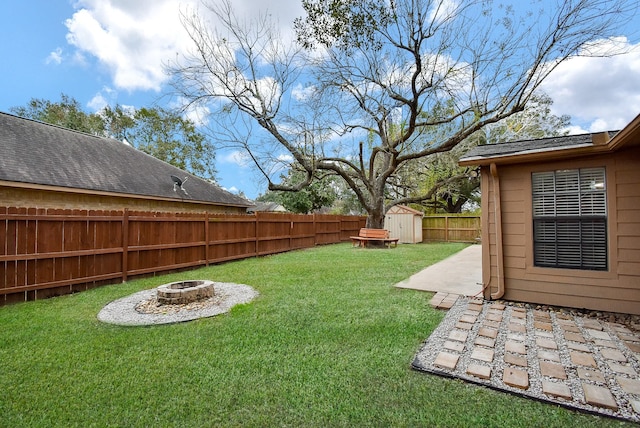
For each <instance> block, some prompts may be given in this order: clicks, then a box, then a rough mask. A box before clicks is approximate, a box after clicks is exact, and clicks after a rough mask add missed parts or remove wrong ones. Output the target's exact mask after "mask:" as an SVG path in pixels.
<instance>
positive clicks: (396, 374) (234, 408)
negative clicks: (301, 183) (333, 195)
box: [0, 244, 620, 427]
mask: <svg viewBox="0 0 640 428" xmlns="http://www.w3.org/2000/svg"><path fill="white" fill-rule="evenodd" d="M461 248H463V245H459V244H431V245H400V246H398V248H396V249H391V250H388V249H368V250H364V249H354V248H351V246H350V245H349V244H340V245H331V246H322V247H317V248H314V249H310V250H304V251H295V252H291V253H286V254H279V255H275V256H270V257H264V258H256V259H250V260H243V261H238V262H232V263H227V264H223V265H218V266H211V267H208V268H202V269H199V270H195V271H190V272H183V273H180V274H173V275H166V276H162V277H156V278H147V279H143V280H136V281H131V282H128V283H126V284H121V285H112V286H105V287H101V288H99V289H96V290H91V291H88V292H83V293H79V294H76V295H72V296H65V297H58V298H54V299H49V300H43V301H37V302H28V303H23V304H17V305H12V306H6V307H0V328H1V331H0V426H2V427H29V426H41V427H52V426H63V427H72V426H78V427H88V426H97V427H105V426H122V427H137V426H139V427H165V426H169V427H209V426H212V427H218V426H249V427H255V426H264V427H274V426H292V427H314V426H318V427H326V426H329V427H333V426H345V427H346V426H349V427H351V426H358V427H359V426H380V427H430V426H443V427H464V426H483V427H489V426H514V427H527V426H531V427H553V426H557V427H564V426H566V427H573V426H594V427H595V426H598V427H601V426H614V425H620V423H618V422H616V421H612V420H609V419H604V418H600V417H595V416H590V415H584V414H579V413H576V412H571V411H567V410H564V409H562V408H559V407H556V406H552V405H549V404H542V403H539V402H535V401H532V400H526V399H522V398H518V397H515V396H512V395H509V394H505V393H500V392H495V391H492V390H489V389H487V388H483V387H479V386H474V385H469V384H465V383H462V382H460V381H456V380H449V379H444V378H441V377H436V376H432V375H427V374H424V373H418V372H415V371H413V370H411V369H410V363H411V360H412V358H413V356H414V354H415V353H416V352H417V350H418V349H419V347H420V344H421V342H422V341H423V340H424V339H426V338H427V337H428V336H429V334H430V333H431V332H432V331H433V329H434V328H435V327H436V326H437V325H438V323H439V322H440V320H441V319H442V317H443V315H444V313H443V312H440V311H436V310H434V309H431V308H430V306H429V304H428V303H429V299H430V297H431V294H430V293H424V292H418V291H413V290H403V289H396V288H394V287H393V284H395V283H397V282H399V281H401V280H402V279H404V278H407V277H408V276H410V275H411V274H413V273H415V272H417V271H419V270H420V269H422V268H423V267H425V266H428V265H430V264H432V263H434V262H436V261H437V260H439V259H442V258H444V257H446V256H448V255H450V254H452V253H454V252H456V251H458V250H460V249H461ZM181 279H211V280H214V281H222V282H236V283H243V284H248V285H251V286H252V287H254V288H255V289H257V290H258V291H259V292H260V293H261V295H260V296H259V297H258V298H257V299H256V300H254V301H253V302H252V303H250V304H247V305H242V306H237V307H235V308H234V309H233V310H232V311H231V312H230V313H229V314H225V315H220V316H218V317H214V318H208V319H200V320H196V321H192V322H188V323H182V324H172V325H162V326H152V327H119V326H113V325H107V324H102V323H100V322H99V321H97V319H96V315H97V313H98V312H99V311H100V309H101V308H102V307H103V306H104V305H105V304H107V303H108V302H110V301H111V300H114V299H116V298H120V297H124V296H127V295H129V294H131V293H134V292H136V291H140V290H142V289H145V288H152V287H156V286H158V285H160V284H163V283H166V282H170V281H176V280H181Z"/></svg>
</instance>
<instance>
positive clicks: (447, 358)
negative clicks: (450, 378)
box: [433, 352, 460, 370]
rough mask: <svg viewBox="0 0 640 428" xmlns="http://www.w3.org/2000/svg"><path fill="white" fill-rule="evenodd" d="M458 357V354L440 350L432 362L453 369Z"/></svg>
mask: <svg viewBox="0 0 640 428" xmlns="http://www.w3.org/2000/svg"><path fill="white" fill-rule="evenodd" d="M459 358H460V356H458V355H455V354H450V353H448V352H440V353H439V354H438V356H437V357H436V360H435V361H434V362H433V364H434V365H436V366H439V367H442V368H443V369H449V370H453V369H455V368H456V364H458V359H459Z"/></svg>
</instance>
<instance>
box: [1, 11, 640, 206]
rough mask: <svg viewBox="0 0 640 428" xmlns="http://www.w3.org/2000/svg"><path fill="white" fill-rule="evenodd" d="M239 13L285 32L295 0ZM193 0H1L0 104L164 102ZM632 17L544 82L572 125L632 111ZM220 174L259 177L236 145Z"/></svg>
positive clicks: (636, 91)
mask: <svg viewBox="0 0 640 428" xmlns="http://www.w3.org/2000/svg"><path fill="white" fill-rule="evenodd" d="M232 3H233V5H234V7H235V8H236V10H237V11H238V12H239V14H244V15H245V16H250V15H251V14H252V13H255V12H256V11H257V10H265V8H268V10H269V11H270V12H271V14H272V15H273V16H274V17H276V18H277V19H278V21H279V22H280V23H282V31H283V34H284V37H290V35H291V30H290V23H291V22H292V21H293V19H294V18H295V17H297V16H300V15H302V7H301V5H300V3H301V2H300V0H233V2H232ZM187 4H197V0H29V1H8V0H5V1H2V2H0V36H1V37H2V40H3V43H2V45H1V46H0V53H1V54H2V58H3V60H2V61H1V62H0V75H1V76H2V79H0V111H4V112H8V111H9V109H10V108H11V107H16V106H23V105H25V104H26V103H27V102H28V101H29V100H30V99H32V98H43V99H48V100H51V101H58V100H59V99H60V94H62V93H64V94H66V95H69V96H71V97H73V98H75V99H76V100H78V101H79V102H80V103H81V104H82V105H83V107H85V108H86V110H88V111H95V110H98V109H99V108H100V107H102V106H104V105H105V103H108V104H110V105H115V104H116V103H117V104H120V105H123V106H134V107H144V106H150V105H153V104H155V103H157V104H159V105H165V104H166V103H167V102H168V101H169V99H168V98H167V97H164V96H163V95H164V94H166V93H167V91H168V89H167V87H166V76H164V75H163V73H162V64H163V62H166V60H167V59H169V58H171V56H172V55H175V54H176V52H177V51H179V50H180V49H181V48H182V47H184V46H185V43H186V39H185V37H184V34H183V33H182V28H181V26H180V23H179V20H178V13H179V10H180V7H182V8H184V7H185V5H187ZM639 37H640V18H636V19H634V21H633V22H631V23H630V24H629V26H628V27H627V29H626V30H625V31H624V34H620V39H618V43H619V44H621V45H623V46H624V47H625V48H626V49H628V50H630V53H628V54H626V55H622V56H617V57H614V58H578V59H574V60H571V61H569V62H567V63H565V64H563V65H562V66H561V67H560V68H559V69H558V70H557V71H556V72H555V73H554V74H553V75H552V76H551V77H550V78H549V80H548V81H547V83H546V84H545V87H544V89H545V90H546V92H547V93H549V94H550V95H551V96H552V98H553V99H554V106H553V110H554V113H555V114H569V115H570V116H571V117H572V119H573V120H572V125H573V127H572V128H573V132H576V133H577V132H587V131H593V132H597V131H602V130H608V129H609V130H610V129H619V128H621V127H623V126H624V125H626V123H628V122H629V121H630V120H631V119H633V118H634V117H635V116H636V115H637V114H639V113H640V43H639V42H638V41H639ZM216 167H217V169H218V172H219V174H218V177H219V181H220V184H221V185H222V186H223V187H224V188H226V189H228V190H231V191H234V192H237V191H243V192H244V193H245V194H246V195H247V196H248V197H251V198H253V197H255V196H257V195H258V194H259V193H262V192H264V191H265V183H264V182H263V181H261V180H260V179H259V175H258V174H257V173H256V172H255V170H253V169H252V168H251V166H250V165H248V164H247V162H244V161H243V157H242V156H240V155H239V154H238V153H236V152H230V151H226V152H222V151H221V152H219V153H218V154H217V158H216Z"/></svg>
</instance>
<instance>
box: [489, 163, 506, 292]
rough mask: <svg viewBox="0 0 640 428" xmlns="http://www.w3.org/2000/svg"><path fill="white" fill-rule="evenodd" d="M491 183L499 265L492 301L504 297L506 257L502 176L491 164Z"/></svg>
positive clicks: (494, 165)
mask: <svg viewBox="0 0 640 428" xmlns="http://www.w3.org/2000/svg"><path fill="white" fill-rule="evenodd" d="M490 170H491V182H492V185H493V208H494V210H493V216H494V217H493V221H494V223H495V227H496V251H497V261H496V262H497V264H498V266H497V267H498V272H497V273H498V290H497V291H496V292H495V293H491V299H492V300H495V299H499V298H501V297H502V296H504V255H503V249H502V206H501V202H500V201H501V198H500V176H499V175H498V167H497V166H496V164H495V163H492V164H491V167H490Z"/></svg>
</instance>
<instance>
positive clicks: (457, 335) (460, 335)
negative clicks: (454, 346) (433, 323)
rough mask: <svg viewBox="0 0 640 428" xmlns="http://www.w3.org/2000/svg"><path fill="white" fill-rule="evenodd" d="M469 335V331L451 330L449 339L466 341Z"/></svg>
mask: <svg viewBox="0 0 640 428" xmlns="http://www.w3.org/2000/svg"><path fill="white" fill-rule="evenodd" d="M467 336H469V333H468V332H466V331H461V330H451V333H449V339H451V340H457V341H458V342H466V341H467Z"/></svg>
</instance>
